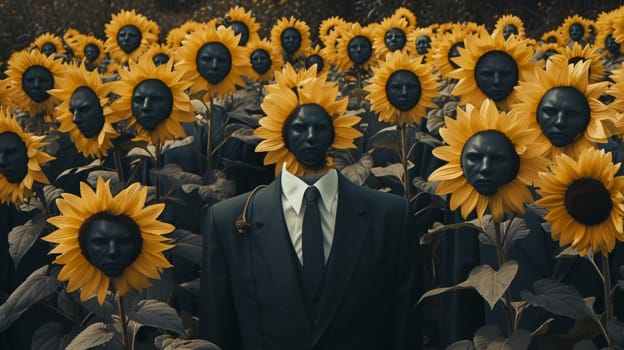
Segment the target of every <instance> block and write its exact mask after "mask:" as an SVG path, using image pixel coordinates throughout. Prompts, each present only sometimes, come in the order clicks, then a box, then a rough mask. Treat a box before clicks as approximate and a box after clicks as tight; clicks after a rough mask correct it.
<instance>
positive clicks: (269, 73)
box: [247, 39, 284, 82]
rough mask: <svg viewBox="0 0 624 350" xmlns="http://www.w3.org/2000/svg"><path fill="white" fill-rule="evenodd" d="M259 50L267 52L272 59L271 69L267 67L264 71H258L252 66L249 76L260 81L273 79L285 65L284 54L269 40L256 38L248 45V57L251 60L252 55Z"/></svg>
mask: <svg viewBox="0 0 624 350" xmlns="http://www.w3.org/2000/svg"><path fill="white" fill-rule="evenodd" d="M258 50H260V51H264V52H266V54H267V55H268V57H269V58H270V59H271V67H269V69H267V70H266V71H265V72H264V73H260V72H257V71H256V70H255V69H253V68H252V69H250V70H249V78H250V79H252V80H254V81H259V82H264V81H267V80H273V78H274V77H275V72H276V71H279V70H280V69H281V68H282V66H283V65H284V61H283V60H282V55H281V54H280V52H279V49H278V48H276V47H275V45H273V44H271V42H270V41H269V40H267V39H262V40H256V41H254V42H251V43H249V44H248V45H247V57H248V58H249V61H250V62H251V57H252V55H253V54H254V52H256V51H258Z"/></svg>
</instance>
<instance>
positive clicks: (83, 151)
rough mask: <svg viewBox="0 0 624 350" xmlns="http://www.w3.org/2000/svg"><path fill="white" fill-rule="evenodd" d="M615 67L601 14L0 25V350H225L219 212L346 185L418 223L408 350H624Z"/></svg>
mask: <svg viewBox="0 0 624 350" xmlns="http://www.w3.org/2000/svg"><path fill="white" fill-rule="evenodd" d="M623 44H624V6H621V5H620V4H615V3H614V2H613V1H593V2H591V3H590V2H586V1H563V0H561V1H548V2H542V1H519V0H518V1H493V0H479V1H467V0H464V1H434V0H428V1H404V0H391V1H365V0H350V1H327V0H316V1H299V0H293V1H287V0H251V1H242V2H236V4H234V3H232V2H229V1H221V0H215V1H198V0H156V1H129V0H119V1H113V0H83V1H79V2H78V1H56V0H49V1H44V0H23V1H14V0H9V1H2V2H0V47H2V48H3V50H1V52H0V233H2V237H3V238H2V239H0V349H9V350H22V349H36V350H56V349H91V348H93V349H123V350H134V349H159V350H174V349H221V347H222V346H223V344H221V343H220V339H214V338H212V337H210V336H208V335H207V334H206V333H203V332H202V330H201V325H202V322H206V319H205V318H204V319H202V318H203V317H206V314H202V312H201V311H200V310H201V309H202V308H201V305H202V304H203V303H205V302H206V300H205V298H207V297H209V296H207V293H206V288H207V287H206V284H207V282H206V269H207V266H206V265H207V264H208V263H209V260H208V259H207V258H206V256H207V253H206V250H207V245H208V243H207V241H208V240H207V239H206V237H207V235H208V232H207V231H208V230H209V228H207V227H208V226H209V225H207V220H209V219H208V218H207V213H209V209H210V208H211V207H212V206H213V205H215V204H217V203H221V202H224V203H237V202H235V201H239V202H240V198H243V197H241V196H250V197H248V198H251V197H252V196H253V195H254V194H255V193H256V191H258V190H261V188H262V187H263V186H265V185H267V184H269V183H271V182H272V181H274V180H275V179H278V178H279V177H280V176H281V175H282V174H284V173H287V174H292V175H294V176H297V177H299V178H306V179H307V178H312V177H319V176H323V175H324V174H326V173H328V172H330V171H331V172H334V169H335V171H336V172H337V173H339V174H340V176H341V177H344V178H347V179H348V180H350V181H351V182H353V183H355V184H356V185H358V186H357V187H358V188H359V186H362V187H366V188H368V189H372V190H374V191H381V192H387V193H390V194H392V195H394V196H396V197H398V198H401V200H403V201H404V202H405V203H407V207H408V211H409V220H408V221H407V222H408V225H407V229H406V230H407V231H409V234H410V235H411V236H410V237H414V240H415V241H418V243H419V244H418V247H415V248H414V249H413V251H412V252H410V253H412V254H414V255H415V256H418V264H417V269H418V274H417V275H418V276H419V277H418V279H417V281H416V283H415V285H414V286H412V287H413V290H409V291H408V292H409V293H408V294H409V295H410V297H411V298H413V300H414V302H413V306H412V307H411V308H410V310H409V311H408V313H410V314H414V315H416V317H417V319H418V323H417V326H415V327H414V329H413V330H412V332H409V333H410V334H409V335H408V336H406V337H409V338H417V343H418V345H416V346H415V347H414V348H415V349H426V350H433V349H573V348H575V349H624V169H623V168H622V161H624V145H623V141H622V136H623V135H624V67H622V62H624V46H623ZM303 108H305V109H307V110H311V111H315V113H317V114H320V115H324V116H326V117H327V120H328V121H329V122H328V125H329V128H331V135H332V136H331V140H330V141H331V142H329V143H328V150H327V152H323V153H322V156H323V160H322V161H321V162H320V163H318V164H317V163H314V164H313V165H310V163H309V162H308V161H307V160H306V158H305V157H301V156H300V154H299V153H298V151H297V147H296V145H293V144H290V143H289V142H288V138H289V136H288V134H287V128H288V127H289V125H290V122H291V120H292V119H293V118H292V117H293V116H294V115H296V113H298V112H299V111H301V110H302V109H303ZM319 164H320V165H319ZM250 193H251V194H250ZM375 193H377V192H375ZM336 198H337V197H336ZM249 200H250V199H248V200H247V201H248V202H247V204H245V206H244V208H245V211H244V212H243V213H241V215H240V216H239V217H238V218H237V220H236V222H232V223H231V224H232V227H236V229H237V230H238V232H239V233H240V234H241V235H243V234H244V233H245V232H246V231H247V230H248V229H249V224H248V223H247V222H246V216H245V215H246V210H247V208H248V203H249ZM269 205H271V206H274V210H278V211H279V210H280V208H281V207H280V203H270V204H269ZM337 215H340V211H338V214H337ZM290 227H291V226H289V229H290ZM294 245H295V241H294V239H293V247H294ZM208 248H211V247H208ZM295 250H296V248H295ZM250 254H252V253H250ZM202 281H203V283H202ZM211 281H212V279H211ZM225 283H228V282H227V281H226V282H225ZM366 292H367V291H362V293H366ZM209 316H210V319H211V320H212V321H214V320H215V319H216V320H217V322H218V321H219V320H220V319H219V317H223V318H224V319H226V318H227V319H231V318H236V317H234V316H232V315H216V316H215V315H209ZM353 321H354V322H355V319H354V320H353ZM244 341H245V339H243V342H244ZM393 341H394V340H391V339H388V344H392V342H393ZM253 345H257V344H253ZM329 346H330V348H331V344H329ZM388 347H390V345H388ZM223 350H228V348H227V347H226V346H223Z"/></svg>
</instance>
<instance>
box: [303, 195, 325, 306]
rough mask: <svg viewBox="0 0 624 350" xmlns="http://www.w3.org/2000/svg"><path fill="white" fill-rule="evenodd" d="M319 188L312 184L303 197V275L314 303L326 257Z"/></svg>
mask: <svg viewBox="0 0 624 350" xmlns="http://www.w3.org/2000/svg"><path fill="white" fill-rule="evenodd" d="M319 196H320V193H319V190H318V189H317V188H316V187H314V186H310V187H308V188H307V189H306V191H305V193H304V195H303V198H304V199H305V202H306V206H305V212H304V214H303V230H302V231H303V233H302V235H303V237H302V240H303V243H302V244H303V277H304V279H305V281H306V284H307V288H309V290H308V291H307V293H306V294H308V296H309V297H310V298H312V300H311V301H312V304H314V303H315V299H317V298H318V293H320V290H319V287H320V285H321V283H322V280H323V273H324V269H325V257H324V254H323V230H322V229H321V214H320V213H319V208H318V198H319Z"/></svg>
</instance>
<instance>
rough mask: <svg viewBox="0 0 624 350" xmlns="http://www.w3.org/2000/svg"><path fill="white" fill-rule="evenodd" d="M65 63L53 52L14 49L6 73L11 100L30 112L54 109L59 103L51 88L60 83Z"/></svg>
mask: <svg viewBox="0 0 624 350" xmlns="http://www.w3.org/2000/svg"><path fill="white" fill-rule="evenodd" d="M62 72H63V64H62V63H61V60H55V59H54V58H53V57H51V56H46V55H44V54H43V53H41V52H39V51H37V50H34V51H31V52H27V51H19V52H16V53H14V54H13V55H12V56H11V58H10V59H9V62H8V68H7V71H6V75H7V78H8V84H9V86H10V90H9V91H10V92H11V96H10V100H11V101H12V102H13V103H15V107H17V108H21V109H24V110H26V111H28V112H30V113H31V114H33V115H34V114H38V113H41V112H43V113H46V114H49V113H52V112H53V110H54V106H55V105H56V104H57V103H58V100H57V99H56V98H55V97H52V96H50V94H48V90H50V89H52V88H55V87H57V85H56V78H57V77H59V76H61V74H62Z"/></svg>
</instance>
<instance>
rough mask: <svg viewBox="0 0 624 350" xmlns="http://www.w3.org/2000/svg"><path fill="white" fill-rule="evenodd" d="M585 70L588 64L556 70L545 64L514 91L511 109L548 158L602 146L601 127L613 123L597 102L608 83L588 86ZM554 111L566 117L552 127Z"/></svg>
mask: <svg viewBox="0 0 624 350" xmlns="http://www.w3.org/2000/svg"><path fill="white" fill-rule="evenodd" d="M589 67H590V62H578V63H577V64H575V65H567V64H566V65H564V66H562V67H558V66H556V65H555V64H554V63H553V62H550V61H549V62H547V63H546V69H545V70H541V69H540V70H536V71H535V73H534V74H535V75H534V77H533V78H531V79H528V80H526V81H523V82H521V83H520V85H518V87H517V89H516V93H517V97H518V101H519V102H517V103H515V104H513V105H512V106H511V108H512V109H514V110H517V111H519V112H521V114H519V116H520V117H522V118H523V119H526V120H527V121H528V122H529V125H530V126H531V128H534V129H536V130H537V137H538V142H539V143H541V144H544V145H548V146H550V151H549V153H548V155H547V156H549V157H550V158H552V157H553V156H555V155H557V154H560V153H566V154H569V155H570V156H572V157H576V156H578V154H579V153H580V152H581V151H582V150H584V149H585V148H595V147H596V146H595V144H596V143H606V142H607V137H609V136H610V132H609V130H608V129H607V128H605V125H606V124H605V123H607V122H609V121H610V120H613V117H612V115H611V114H612V113H610V109H609V107H608V106H606V105H605V104H603V103H602V102H600V100H598V99H599V98H600V96H601V95H603V94H604V93H606V91H607V88H608V83H607V82H600V83H593V84H590V83H589V81H588V79H589V74H588V69H589ZM562 104H565V105H562ZM572 106H574V107H575V109H574V110H572V109H571V107H572ZM576 109H579V111H576ZM558 111H563V112H564V113H567V114H565V117H566V118H567V119H566V123H563V124H561V125H554V124H552V123H551V120H553V121H554V120H555V119H554V118H553V117H551V115H558V114H559V113H558ZM540 119H544V120H543V121H542V122H540ZM570 138H572V139H570Z"/></svg>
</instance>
